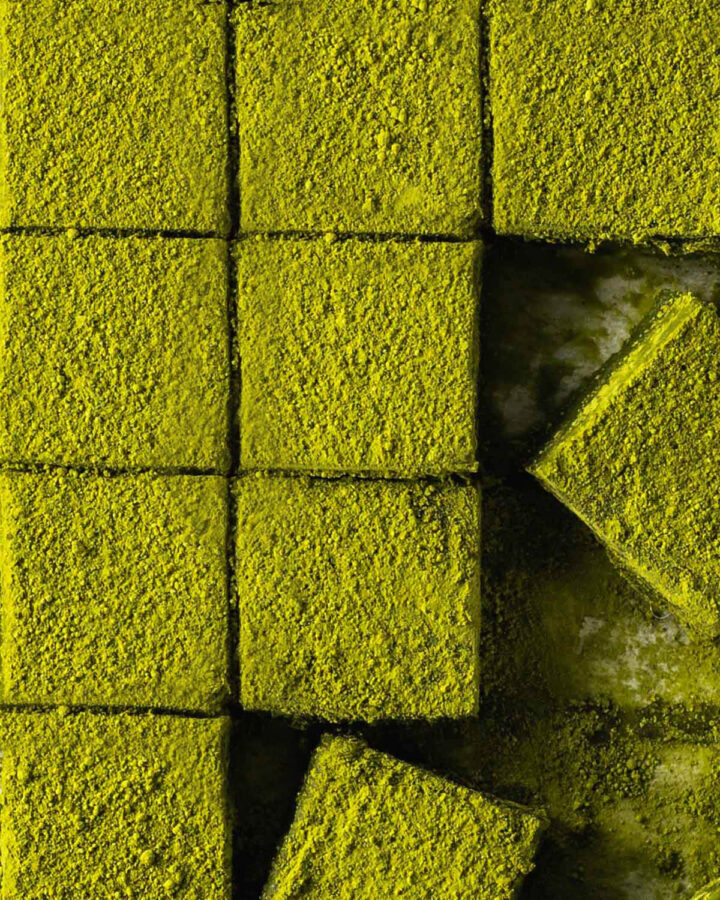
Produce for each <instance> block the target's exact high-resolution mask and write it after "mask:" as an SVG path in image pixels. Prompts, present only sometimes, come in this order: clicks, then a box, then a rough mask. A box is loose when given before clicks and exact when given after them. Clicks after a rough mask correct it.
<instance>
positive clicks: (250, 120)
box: [234, 0, 483, 235]
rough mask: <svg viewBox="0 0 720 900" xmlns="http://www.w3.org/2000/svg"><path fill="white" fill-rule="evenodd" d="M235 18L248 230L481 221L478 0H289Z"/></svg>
mask: <svg viewBox="0 0 720 900" xmlns="http://www.w3.org/2000/svg"><path fill="white" fill-rule="evenodd" d="M234 18H235V24H236V28H237V39H236V44H237V48H238V61H237V67H236V85H237V87H236V95H237V115H238V131H239V143H240V201H241V210H242V213H241V221H242V227H243V229H245V230H247V231H252V230H257V231H279V230H284V229H291V230H292V229H299V230H313V231H317V230H321V231H328V230H330V231H332V230H339V231H354V232H403V233H418V234H433V233H438V234H439V233H442V234H461V235H465V234H468V233H469V232H471V231H472V230H473V228H474V226H475V225H476V224H477V222H478V221H479V219H480V217H481V212H480V211H481V205H482V182H483V179H482V110H481V99H480V98H481V90H480V87H481V77H480V73H479V59H480V22H481V15H480V0H444V2H442V3H438V2H434V0H433V2H430V3H429V4H428V2H427V0H404V2H401V3H398V2H397V0H350V2H348V0H306V2H304V3H296V2H293V0H279V2H276V3H268V4H260V5H255V4H253V5H250V4H240V5H239V6H238V7H237V8H236V10H235V13H234Z"/></svg>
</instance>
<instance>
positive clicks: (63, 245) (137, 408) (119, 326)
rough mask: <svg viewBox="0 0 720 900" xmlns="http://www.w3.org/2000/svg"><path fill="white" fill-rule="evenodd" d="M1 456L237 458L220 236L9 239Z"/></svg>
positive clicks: (172, 461) (0, 381) (0, 357)
mask: <svg viewBox="0 0 720 900" xmlns="http://www.w3.org/2000/svg"><path fill="white" fill-rule="evenodd" d="M0 254H1V256H0V272H1V273H2V280H1V282H0V284H1V285H2V287H1V296H0V345H1V346H2V354H0V396H1V397H2V403H1V404H0V459H1V460H2V461H3V462H6V463H7V462H11V463H18V462H19V463H53V464H58V463H61V464H67V465H83V466H86V465H101V466H111V467H117V468H121V467H123V468H127V467H148V468H150V467H156V468H163V469H170V468H192V467H194V468H200V469H216V470H222V471H224V470H225V469H226V468H227V466H228V463H229V447H228V428H229V424H228V407H229V400H230V373H229V369H230V366H229V358H228V356H229V354H228V344H229V342H228V326H227V322H226V316H227V249H226V245H225V244H224V242H222V241H215V240H182V239H181V240H173V239H167V238H166V239H162V240H160V239H157V240H156V239H149V238H148V239H145V238H129V239H114V238H98V237H86V238H76V239H72V238H68V237H49V236H45V237H32V236H29V235H21V236H14V237H8V236H6V237H4V238H2V239H1V240H0Z"/></svg>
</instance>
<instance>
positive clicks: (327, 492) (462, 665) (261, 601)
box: [235, 475, 480, 721]
mask: <svg viewBox="0 0 720 900" xmlns="http://www.w3.org/2000/svg"><path fill="white" fill-rule="evenodd" d="M236 492H237V493H236V500H237V538H236V540H237V566H236V573H235V577H236V585H237V591H238V602H239V615H240V679H241V696H242V702H243V704H244V706H245V707H246V708H247V709H255V710H270V711H271V712H275V713H285V714H289V715H296V716H313V717H321V718H324V719H328V720H352V719H357V720H361V719H362V720H368V721H371V720H376V719H381V718H398V719H411V718H439V717H455V718H457V717H462V716H467V715H471V714H472V713H474V712H475V711H476V709H477V703H478V668H479V665H478V663H479V660H478V624H479V614H480V610H479V606H480V596H479V595H480V585H479V551H480V546H479V545H480V534H479V531H480V527H479V519H480V497H479V492H478V489H477V488H476V487H475V486H473V485H459V484H452V483H449V482H448V483H442V482H440V483H423V482H388V481H363V480H359V481H351V480H326V479H317V480H312V479H308V478H302V477H299V478H286V477H282V476H268V475H245V476H243V477H241V478H239V479H238V480H237V483H236Z"/></svg>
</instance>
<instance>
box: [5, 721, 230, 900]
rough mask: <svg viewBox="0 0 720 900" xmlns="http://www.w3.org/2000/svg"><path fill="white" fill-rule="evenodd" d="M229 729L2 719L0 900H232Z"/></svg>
mask: <svg viewBox="0 0 720 900" xmlns="http://www.w3.org/2000/svg"><path fill="white" fill-rule="evenodd" d="M227 732H228V727H227V722H226V721H225V720H222V719H219V720H203V719H196V720H193V719H173V718H171V717H168V716H158V717H153V716H143V715H136V716H129V715H114V716H109V715H103V714H99V715H98V714H92V713H81V714H66V715H63V714H62V713H48V714H46V715H41V716H31V715H26V714H13V713H5V714H4V715H3V718H2V723H1V726H0V736H1V738H2V750H3V759H2V779H3V791H2V818H1V823H2V824H1V831H0V846H1V848H2V872H3V882H2V897H3V898H5V900H20V898H22V900H60V898H62V900H76V898H77V900H90V898H101V897H103V898H105V897H108V898H109V897H113V898H121V897H137V898H141V897H142V898H143V900H162V898H167V897H187V898H189V900H190V898H192V900H228V898H229V897H230V827H229V822H230V820H229V817H228V809H227V790H226V778H227V736H228V735H227Z"/></svg>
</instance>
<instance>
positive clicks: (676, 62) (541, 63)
mask: <svg viewBox="0 0 720 900" xmlns="http://www.w3.org/2000/svg"><path fill="white" fill-rule="evenodd" d="M489 12H490V39H491V46H490V105H491V108H492V114H493V130H494V158H493V197H494V206H495V208H494V224H495V227H496V229H497V230H498V231H499V232H501V233H510V234H522V235H526V236H530V237H551V238H560V239H567V238H569V239H600V238H623V239H631V240H642V239H647V238H650V237H652V236H664V237H677V238H691V237H692V238H697V237H707V236H710V235H717V234H718V233H719V232H720V154H719V153H718V150H719V149H720V131H719V130H718V117H719V115H720V105H719V104H718V97H719V96H720V61H719V60H718V58H717V53H716V47H717V39H716V36H717V34H718V31H719V30H720V9H718V6H717V3H716V2H714V0H696V2H693V3H688V2H687V0H612V2H609V0H491V2H490V7H489Z"/></svg>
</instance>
